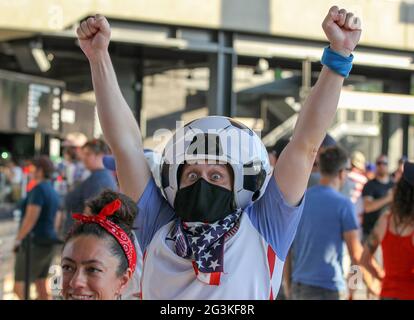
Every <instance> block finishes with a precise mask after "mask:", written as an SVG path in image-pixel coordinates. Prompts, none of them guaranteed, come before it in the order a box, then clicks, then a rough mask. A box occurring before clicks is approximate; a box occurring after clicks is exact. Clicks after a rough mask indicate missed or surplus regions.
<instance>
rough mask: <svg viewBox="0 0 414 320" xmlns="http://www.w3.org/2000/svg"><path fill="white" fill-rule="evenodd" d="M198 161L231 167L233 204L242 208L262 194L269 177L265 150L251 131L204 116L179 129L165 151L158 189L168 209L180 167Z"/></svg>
mask: <svg viewBox="0 0 414 320" xmlns="http://www.w3.org/2000/svg"><path fill="white" fill-rule="evenodd" d="M197 160H205V161H207V163H208V161H211V163H216V162H217V161H219V162H220V163H227V164H229V165H230V166H231V167H232V169H233V173H234V185H233V191H234V192H233V194H234V203H235V205H236V207H237V208H241V209H245V208H246V207H247V206H249V205H250V204H252V203H253V202H254V201H256V200H257V199H259V198H260V197H261V196H262V195H263V193H264V191H265V189H266V186H267V184H268V182H269V179H270V177H271V176H272V168H271V166H270V164H269V159H268V154H267V151H266V148H265V146H264V145H263V143H262V141H261V140H260V138H259V137H258V135H257V134H256V133H255V132H254V131H253V130H251V129H249V128H248V127H246V126H245V125H243V124H241V123H240V122H237V121H235V120H233V119H231V118H227V117H222V116H209V117H204V118H201V119H198V120H194V121H192V122H190V123H188V124H186V125H185V126H184V127H183V128H180V129H178V130H177V131H176V132H175V134H174V135H173V137H172V138H171V139H170V141H169V142H168V143H167V145H166V147H165V149H164V152H163V155H162V158H161V164H160V171H161V172H160V173H161V190H162V192H163V194H164V196H165V197H166V198H167V200H168V202H169V203H170V205H171V206H174V200H175V196H176V194H177V191H178V189H179V177H178V172H179V167H180V165H182V164H184V163H185V162H191V161H197Z"/></svg>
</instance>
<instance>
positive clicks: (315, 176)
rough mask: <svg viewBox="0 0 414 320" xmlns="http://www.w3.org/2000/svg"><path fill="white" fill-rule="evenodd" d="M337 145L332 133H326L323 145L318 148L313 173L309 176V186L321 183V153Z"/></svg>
mask: <svg viewBox="0 0 414 320" xmlns="http://www.w3.org/2000/svg"><path fill="white" fill-rule="evenodd" d="M333 146H336V141H335V139H334V138H332V136H331V135H329V134H328V133H327V134H326V136H325V138H324V139H323V141H322V144H321V146H320V147H319V149H318V153H317V154H316V159H315V162H314V163H313V168H312V173H311V175H310V177H309V181H308V188H310V187H313V186H315V185H317V184H319V180H320V179H321V174H320V172H319V155H320V154H321V153H322V152H323V151H324V150H325V149H326V148H329V147H333Z"/></svg>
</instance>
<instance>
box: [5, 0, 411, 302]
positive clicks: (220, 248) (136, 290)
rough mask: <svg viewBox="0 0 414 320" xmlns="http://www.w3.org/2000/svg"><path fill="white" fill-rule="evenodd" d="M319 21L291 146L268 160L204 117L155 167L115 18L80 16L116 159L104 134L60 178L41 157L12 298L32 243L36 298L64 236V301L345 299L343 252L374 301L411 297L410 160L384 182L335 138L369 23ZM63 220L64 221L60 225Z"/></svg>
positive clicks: (69, 159) (70, 157) (334, 13)
mask: <svg viewBox="0 0 414 320" xmlns="http://www.w3.org/2000/svg"><path fill="white" fill-rule="evenodd" d="M322 27H323V30H324V32H325V34H326V36H327V40H328V41H329V43H330V45H329V47H327V48H325V50H324V54H323V56H322V60H321V61H322V64H323V68H322V71H321V73H320V76H319V79H318V81H317V82H316V84H315V86H314V87H313V89H312V91H311V92H310V94H309V96H308V97H307V99H306V101H305V103H304V106H303V107H302V109H301V111H300V113H299V117H298V120H297V123H296V126H295V128H294V131H293V134H292V136H291V137H288V138H283V139H281V140H279V141H278V142H277V143H276V144H275V146H274V147H272V148H270V149H268V150H266V148H265V147H264V145H263V143H262V142H261V140H260V138H259V137H258V136H257V135H256V134H255V133H254V132H253V131H252V130H250V129H249V128H247V127H245V126H244V125H243V124H241V123H239V122H236V121H234V120H233V119H230V118H226V117H221V116H210V117H204V118H201V119H197V120H194V121H192V122H190V123H188V124H186V125H185V126H184V127H183V128H181V129H178V130H177V132H175V134H174V135H173V137H172V138H171V140H170V141H169V142H168V143H167V145H166V147H165V149H164V152H163V154H162V157H161V159H160V162H159V163H158V164H157V165H155V166H154V165H153V164H151V163H150V164H149V163H148V156H146V153H145V150H144V149H143V145H142V142H141V134H140V129H139V127H138V125H137V123H136V121H135V119H134V116H133V114H132V112H131V109H130V108H129V107H128V105H127V104H126V102H125V100H124V98H123V96H122V94H121V91H120V89H119V85H118V83H117V79H116V74H115V71H114V69H113V67H112V63H111V59H110V56H109V53H108V46H109V42H110V26H109V23H108V21H107V20H106V18H105V17H103V16H101V15H96V16H95V17H90V18H88V19H87V20H85V21H83V22H82V23H81V24H80V26H79V28H78V30H77V34H78V39H79V44H80V47H81V49H82V51H83V52H84V54H85V55H86V57H87V58H88V60H89V63H90V67H91V73H92V81H93V86H94V91H95V96H96V102H97V110H98V115H99V120H100V123H101V126H102V129H103V133H104V137H105V141H106V142H107V143H108V146H109V147H110V150H111V153H112V158H105V154H107V153H109V149H108V148H107V146H106V144H105V143H104V142H103V141H101V140H93V141H89V142H87V143H86V144H85V145H84V146H83V147H82V148H80V149H79V150H76V149H75V150H74V149H65V151H64V154H65V163H64V165H62V166H60V167H59V170H60V174H59V175H58V177H60V178H55V179H54V181H55V184H53V183H52V178H53V168H54V167H53V164H52V163H51V161H50V160H49V159H48V158H47V157H44V156H43V157H40V158H36V159H35V160H34V161H33V162H32V164H33V167H34V170H33V172H34V173H33V174H34V175H33V180H34V181H35V183H34V184H33V186H32V188H31V190H30V191H29V192H28V194H27V196H26V197H25V200H24V205H23V208H24V209H23V212H24V215H23V218H22V222H21V225H20V228H19V232H18V235H17V238H16V244H15V251H16V268H15V277H16V285H15V292H16V294H17V295H18V296H19V297H20V298H22V297H23V293H22V285H23V283H22V279H23V268H22V266H24V265H25V261H24V260H25V258H26V254H25V250H26V246H25V245H24V241H27V236H28V235H29V234H32V236H33V239H32V250H33V257H34V262H33V266H32V269H31V270H30V279H31V280H32V281H34V282H35V284H36V288H37V292H38V297H39V298H41V299H46V298H48V292H47V288H46V282H45V278H46V276H47V270H48V267H49V266H50V264H51V261H52V260H51V259H52V257H53V255H54V248H55V246H56V243H59V242H60V241H59V238H60V239H62V243H61V244H62V246H61V247H62V251H61V253H60V256H61V266H62V272H63V276H62V284H61V285H62V288H61V289H62V290H61V296H62V298H63V299H68V300H70V299H73V300H95V299H272V300H273V299H276V298H282V297H283V298H285V299H334V300H336V299H346V298H348V299H351V298H352V293H353V290H354V289H355V288H353V287H352V286H350V285H349V284H350V283H351V282H352V281H350V280H349V279H351V277H350V276H348V275H347V274H345V272H344V267H345V266H344V261H343V260H344V259H343V257H344V248H346V249H347V250H348V252H349V257H350V260H351V261H350V262H351V265H352V267H356V269H355V270H356V272H357V274H358V275H360V279H362V281H363V282H364V283H365V286H366V287H367V292H369V294H372V295H378V296H379V297H380V298H382V299H414V273H413V270H414V260H413V259H414V254H413V253H414V164H413V163H411V162H409V161H407V159H406V158H402V159H401V163H400V164H399V166H398V170H397V171H396V172H395V173H393V174H392V175H391V174H390V172H389V170H388V159H387V157H386V155H380V156H379V157H378V158H377V159H376V162H375V171H374V172H375V176H372V172H373V168H372V165H371V164H368V163H367V162H366V160H365V157H364V155H363V154H362V153H361V152H359V151H354V152H353V153H352V154H351V155H350V156H349V155H348V154H347V152H346V151H345V150H344V149H343V148H342V147H341V146H339V145H338V144H337V143H336V141H335V140H334V139H333V138H332V137H331V136H329V135H326V132H327V129H328V128H329V126H330V125H331V122H332V120H333V118H334V116H335V112H336V108H337V103H338V99H339V95H340V91H341V87H342V85H343V81H344V78H346V77H347V76H348V74H349V72H350V70H351V68H352V59H353V56H352V51H353V50H354V48H355V47H356V45H357V43H358V41H359V38H360V35H361V23H360V20H359V18H357V17H355V16H354V15H353V14H352V13H350V12H347V11H346V10H344V9H341V10H339V8H338V7H332V8H331V9H330V10H329V12H328V14H327V16H326V17H325V20H324V21H323V24H322ZM234 135H237V137H235V136H234ZM234 138H237V139H234ZM240 141H243V143H240ZM79 153H80V154H81V161H79V160H78V154H79ZM81 163H82V164H81ZM115 164H116V165H115ZM105 166H106V167H107V168H106V167H105ZM154 167H157V168H158V170H152V169H153V168H154ZM108 168H110V169H111V170H108ZM86 172H88V174H86ZM14 176H15V175H14V174H13V177H14ZM16 176H18V174H16ZM62 181H65V183H66V185H65V187H64V188H62V183H63V182H62ZM54 186H55V187H54ZM58 187H59V188H58ZM56 190H57V191H56ZM59 190H60V193H59ZM62 190H64V191H62ZM59 210H61V211H63V212H65V213H64V214H62V215H61V216H63V217H64V219H63V220H64V221H65V222H64V223H62V222H60V223H55V222H56V221H57V220H59V219H56V217H57V216H59V215H58V214H57V212H58V211H59ZM60 220H62V219H60ZM59 225H61V226H62V225H63V227H59ZM57 226H58V227H57ZM379 247H381V248H382V253H383V254H382V255H381V257H380V258H381V259H379V255H378V254H376V253H377V252H378V248H379ZM352 270H354V269H352ZM376 283H380V284H381V290H378V289H377V288H376ZM280 288H282V289H280ZM347 292H348V296H347V295H346V293H347Z"/></svg>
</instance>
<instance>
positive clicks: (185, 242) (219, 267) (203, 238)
mask: <svg viewBox="0 0 414 320" xmlns="http://www.w3.org/2000/svg"><path fill="white" fill-rule="evenodd" d="M241 213H242V211H241V210H238V211H236V212H234V213H232V214H229V215H228V216H227V217H226V218H224V219H222V220H219V221H216V222H215V223H213V224H208V223H203V222H183V221H182V220H181V219H177V222H176V224H175V226H174V230H173V233H172V234H173V237H172V238H173V240H174V242H175V251H176V253H177V254H178V255H179V256H180V257H182V258H191V259H192V260H193V268H194V272H195V274H196V276H197V278H198V279H199V280H201V281H202V282H204V283H206V284H210V285H219V284H220V275H221V273H222V272H223V270H224V268H223V267H224V266H223V262H224V241H225V238H226V237H225V236H226V234H228V233H229V231H231V230H233V229H234V228H235V227H236V226H237V224H238V221H239V218H240V215H241Z"/></svg>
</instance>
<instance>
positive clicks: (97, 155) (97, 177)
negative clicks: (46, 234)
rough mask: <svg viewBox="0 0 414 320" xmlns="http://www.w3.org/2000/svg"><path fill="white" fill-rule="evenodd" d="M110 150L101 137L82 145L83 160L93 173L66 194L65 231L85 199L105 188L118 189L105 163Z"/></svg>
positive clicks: (81, 207)
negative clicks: (105, 156) (104, 158)
mask: <svg viewBox="0 0 414 320" xmlns="http://www.w3.org/2000/svg"><path fill="white" fill-rule="evenodd" d="M108 151H109V150H108V147H107V146H106V144H105V142H103V141H102V140H99V139H94V140H91V141H88V142H87V143H86V144H85V145H84V146H83V147H82V162H83V164H84V166H85V168H86V169H87V170H89V171H90V172H91V174H90V175H89V177H88V178H87V179H86V180H85V181H83V182H82V183H81V184H80V185H78V186H77V187H76V188H75V189H74V190H73V191H72V192H70V193H68V194H67V196H66V199H65V205H66V209H67V211H68V216H67V219H66V222H65V233H66V232H67V231H69V229H70V227H71V226H72V224H73V220H72V216H71V215H72V213H77V212H83V211H84V207H85V201H87V200H89V199H91V198H93V197H95V196H97V195H98V194H99V193H100V192H101V191H103V190H104V189H110V190H114V191H116V190H118V187H117V184H116V181H115V178H114V176H113V175H112V173H111V172H110V171H109V170H107V169H105V167H104V165H103V157H104V155H105V154H106V153H108Z"/></svg>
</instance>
